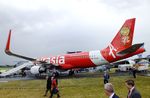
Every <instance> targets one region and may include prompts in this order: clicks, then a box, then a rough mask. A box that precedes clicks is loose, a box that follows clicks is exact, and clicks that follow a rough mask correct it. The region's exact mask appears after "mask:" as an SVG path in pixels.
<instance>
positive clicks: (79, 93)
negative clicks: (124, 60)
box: [0, 76, 150, 98]
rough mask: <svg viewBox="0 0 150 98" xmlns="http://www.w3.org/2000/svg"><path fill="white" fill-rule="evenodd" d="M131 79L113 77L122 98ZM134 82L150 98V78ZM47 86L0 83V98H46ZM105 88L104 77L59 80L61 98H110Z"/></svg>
mask: <svg viewBox="0 0 150 98" xmlns="http://www.w3.org/2000/svg"><path fill="white" fill-rule="evenodd" d="M130 78H131V77H129V76H118V77H117V76H116V77H111V79H110V82H111V83H112V84H113V85H114V87H115V92H116V93H117V94H118V95H119V96H120V98H126V96H127V93H128V91H127V88H126V87H125V84H124V81H125V80H127V79H130ZM134 80H135V83H136V88H137V89H138V90H139V91H140V92H141V94H142V98H150V93H149V91H150V77H145V76H138V77H137V78H136V79H134ZM45 85H46V80H24V81H23V80H20V81H9V82H6V83H0V98H44V97H43V94H44V92H45ZM103 87H104V85H103V78H102V77H98V78H72V79H60V80H59V89H60V95H61V98H108V97H107V96H106V95H105V93H104V89H103ZM46 98H48V97H46ZM54 98H56V96H55V97H54Z"/></svg>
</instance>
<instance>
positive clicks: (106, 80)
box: [103, 71, 110, 84]
mask: <svg viewBox="0 0 150 98" xmlns="http://www.w3.org/2000/svg"><path fill="white" fill-rule="evenodd" d="M103 77H104V84H106V83H108V80H109V78H110V76H109V74H108V73H107V72H106V71H105V72H104V75H103Z"/></svg>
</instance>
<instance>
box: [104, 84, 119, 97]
mask: <svg viewBox="0 0 150 98" xmlns="http://www.w3.org/2000/svg"><path fill="white" fill-rule="evenodd" d="M104 89H105V94H106V95H107V96H109V98H119V96H117V95H116V94H115V92H114V88H113V85H112V84H111V83H106V84H105V85H104Z"/></svg>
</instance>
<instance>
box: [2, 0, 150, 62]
mask: <svg viewBox="0 0 150 98" xmlns="http://www.w3.org/2000/svg"><path fill="white" fill-rule="evenodd" d="M149 11H150V0H0V65H1V64H13V63H15V61H19V60H22V59H17V58H15V57H11V56H8V55H6V54H5V53H4V49H5V45H6V41H7V36H8V31H9V29H12V39H11V50H12V51H13V52H16V53H19V54H22V55H26V56H29V57H34V58H36V57H41V56H49V55H57V54H65V53H66V51H76V50H81V51H90V50H97V49H103V48H105V47H106V46H107V45H108V44H109V43H110V42H111V40H112V39H113V37H114V36H115V35H116V33H117V32H118V30H119V29H120V27H121V26H122V24H123V23H124V21H125V20H126V19H128V18H133V17H135V18H136V25H135V33H134V40H133V43H138V42H144V43H145V48H146V50H147V52H145V53H144V55H148V54H149V53H150V38H149V37H150V13H149Z"/></svg>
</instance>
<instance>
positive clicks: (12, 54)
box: [5, 30, 36, 61]
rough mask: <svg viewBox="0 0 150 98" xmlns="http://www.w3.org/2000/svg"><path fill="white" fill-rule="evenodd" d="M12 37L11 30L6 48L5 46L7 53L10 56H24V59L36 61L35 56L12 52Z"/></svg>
mask: <svg viewBox="0 0 150 98" xmlns="http://www.w3.org/2000/svg"><path fill="white" fill-rule="evenodd" d="M10 39H11V30H10V31H9V35H8V40H7V44H6V48H5V53H6V54H8V55H10V56H15V57H18V58H22V59H25V60H29V61H36V59H35V58H31V57H26V56H23V55H19V54H15V53H13V52H11V51H10Z"/></svg>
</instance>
